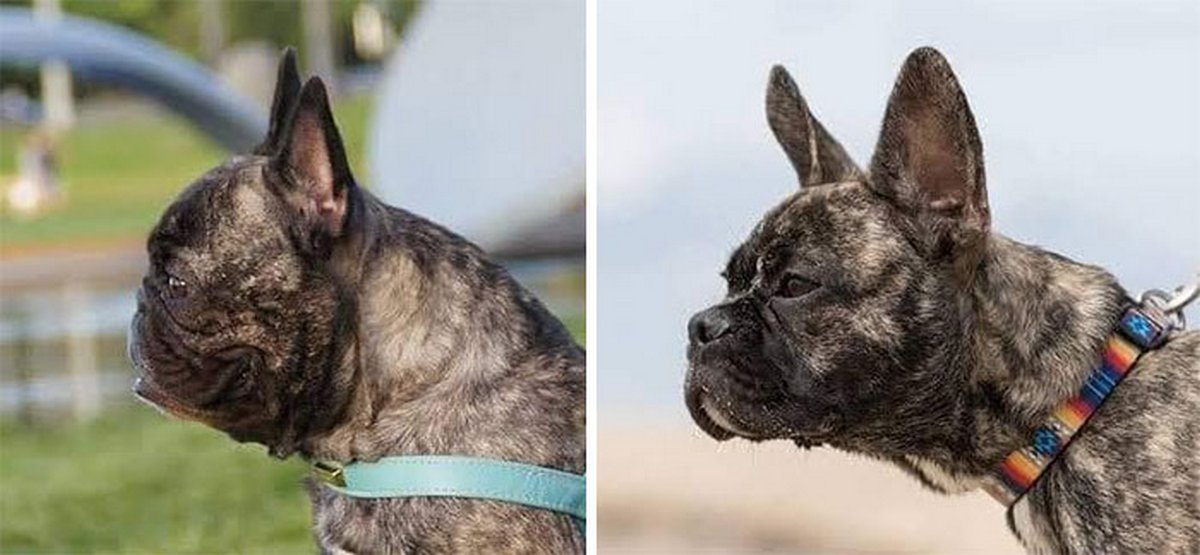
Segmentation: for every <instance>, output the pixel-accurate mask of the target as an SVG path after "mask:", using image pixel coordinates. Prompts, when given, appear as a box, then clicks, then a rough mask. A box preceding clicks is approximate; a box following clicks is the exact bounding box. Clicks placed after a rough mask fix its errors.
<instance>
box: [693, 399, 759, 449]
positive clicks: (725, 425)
mask: <svg viewBox="0 0 1200 555" xmlns="http://www.w3.org/2000/svg"><path fill="white" fill-rule="evenodd" d="M700 410H702V411H704V414H705V415H706V416H708V419H709V420H711V421H712V422H713V423H714V424H716V425H717V426H719V427H720V428H721V429H723V430H725V431H727V432H731V433H732V434H734V435H739V436H742V437H744V438H747V439H754V438H755V437H757V434H755V433H754V432H751V431H750V430H747V429H746V428H743V427H742V426H739V425H738V424H737V423H736V422H734V421H733V419H732V418H730V417H729V416H726V415H725V413H723V412H721V410H720V409H718V408H717V407H716V406H715V405H714V404H713V400H712V398H711V397H702V398H701V399H700Z"/></svg>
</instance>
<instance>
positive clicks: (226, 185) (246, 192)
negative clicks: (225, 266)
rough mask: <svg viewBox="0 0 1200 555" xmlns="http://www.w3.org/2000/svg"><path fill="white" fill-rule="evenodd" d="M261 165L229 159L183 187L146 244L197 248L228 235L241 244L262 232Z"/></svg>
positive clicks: (266, 211) (265, 204) (265, 207)
mask: <svg viewBox="0 0 1200 555" xmlns="http://www.w3.org/2000/svg"><path fill="white" fill-rule="evenodd" d="M265 166H266V159H265V158H262V157H256V156H235V157H234V158H232V159H230V160H229V161H227V162H226V163H224V164H222V165H221V166H218V167H216V168H213V169H212V170H209V171H208V172H207V173H205V174H204V175H202V176H201V177H200V178H199V179H197V180H196V181H195V182H194V183H192V184H191V185H190V186H188V187H187V188H186V189H184V191H183V192H182V193H180V194H179V197H177V198H176V199H175V202H173V203H172V204H171V206H170V207H169V208H168V209H167V211H166V212H165V213H164V214H163V217H162V219H161V220H160V221H159V223H158V226H157V227H156V228H155V229H154V232H153V233H152V234H151V238H150V239H151V244H155V243H164V244H169V245H173V246H192V247H194V246H198V245H202V244H205V243H210V242H212V241H214V240H216V239H218V235H220V234H222V233H223V232H229V231H234V230H235V229H236V231H237V233H238V234H240V235H242V236H243V237H244V238H249V237H251V236H252V235H251V234H252V233H254V232H256V231H262V230H264V229H265V228H267V227H268V226H266V225H265V224H266V223H267V220H268V219H269V216H270V213H271V208H270V206H269V199H268V198H267V195H269V192H268V190H267V188H266V186H265V183H264V168H265Z"/></svg>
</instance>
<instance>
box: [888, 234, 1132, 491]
mask: <svg viewBox="0 0 1200 555" xmlns="http://www.w3.org/2000/svg"><path fill="white" fill-rule="evenodd" d="M986 248H987V252H986V253H985V255H984V256H983V258H982V263H981V264H980V267H979V269H978V270H977V272H976V273H975V275H974V280H973V282H972V284H971V286H970V287H971V294H970V296H969V297H968V296H964V297H962V299H961V301H962V302H961V303H960V310H959V311H960V317H961V320H962V322H963V329H962V330H961V336H960V344H959V345H957V346H953V347H955V352H957V353H960V354H959V355H958V356H959V359H958V363H959V364H961V365H964V366H965V367H966V368H964V369H963V370H964V371H963V372H961V373H960V374H961V375H963V376H965V377H966V379H967V381H968V382H969V383H965V384H960V385H961V387H962V390H963V391H967V392H969V393H968V394H967V395H965V396H964V397H963V398H961V399H960V400H961V402H962V403H963V406H962V407H961V409H962V411H963V413H964V418H962V419H961V422H963V428H964V429H962V430H960V437H961V438H962V439H963V440H964V442H965V443H967V444H972V445H973V448H972V449H971V450H970V452H967V453H963V452H961V451H960V452H956V453H952V452H949V451H948V450H946V449H943V448H940V447H939V448H935V449H933V450H931V451H930V452H928V453H921V454H914V455H911V456H905V457H904V461H905V462H907V463H908V464H909V465H911V467H915V468H913V469H914V470H916V471H917V473H918V474H919V475H920V476H921V477H922V478H924V479H925V481H926V482H928V483H930V485H933V486H934V487H936V488H938V489H943V490H946V491H961V490H966V489H971V488H973V487H975V486H976V485H977V479H978V478H979V477H982V476H983V475H985V474H987V473H989V472H991V470H992V469H993V468H994V466H995V465H996V464H998V463H999V461H1000V460H1001V459H1002V458H1003V457H1004V456H1005V455H1007V454H1008V453H1009V452H1011V451H1013V450H1014V449H1017V448H1019V447H1020V446H1022V445H1024V444H1025V443H1026V442H1028V441H1029V440H1030V438H1031V437H1032V432H1033V430H1034V429H1035V427H1036V426H1038V425H1039V424H1041V423H1043V422H1044V420H1045V419H1046V418H1047V416H1048V415H1049V414H1050V412H1051V411H1053V410H1054V409H1055V408H1056V407H1057V406H1058V405H1059V404H1061V403H1062V402H1064V401H1065V400H1066V399H1068V398H1070V397H1071V395H1073V394H1075V393H1076V392H1077V391H1078V390H1079V388H1080V386H1081V385H1082V384H1083V382H1084V380H1085V379H1086V378H1087V376H1088V375H1089V374H1090V372H1091V371H1092V369H1093V368H1094V366H1095V364H1096V363H1097V361H1098V360H1099V357H1100V355H1101V351H1102V349H1103V345H1104V341H1105V339H1106V338H1107V337H1108V335H1109V334H1111V333H1112V331H1113V329H1114V326H1115V325H1116V322H1117V319H1118V318H1119V315H1120V310H1121V308H1122V306H1123V303H1124V302H1125V298H1126V293H1125V291H1124V289H1122V288H1121V286H1120V285H1119V284H1118V283H1117V281H1116V279H1115V278H1114V277H1113V276H1112V275H1111V274H1109V273H1108V272H1106V271H1104V270H1102V269H1100V268H1098V267H1095V266H1088V265H1085V264H1080V263H1077V262H1073V261H1071V260H1068V259H1066V258H1063V257H1061V256H1059V255H1056V254H1053V253H1049V252H1046V251H1043V250H1041V249H1039V248H1036V247H1032V246H1029V245H1024V244H1021V243H1017V242H1015V241H1012V240H1010V239H1007V238H1005V237H1002V236H999V235H993V236H992V237H991V238H990V239H989V243H988V245H987V247H986Z"/></svg>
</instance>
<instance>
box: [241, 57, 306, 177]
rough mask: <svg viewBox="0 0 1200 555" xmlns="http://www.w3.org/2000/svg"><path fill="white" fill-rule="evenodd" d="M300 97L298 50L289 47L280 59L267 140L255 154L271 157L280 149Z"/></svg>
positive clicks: (256, 149) (257, 148) (255, 149)
mask: <svg viewBox="0 0 1200 555" xmlns="http://www.w3.org/2000/svg"><path fill="white" fill-rule="evenodd" d="M299 95H300V67H299V65H298V64H297V63H296V49H295V48H292V47H290V46H289V47H287V48H285V49H284V50H283V56H282V57H280V59H279V70H278V71H277V72H276V76H275V95H274V98H273V99H272V100H271V115H270V118H271V119H270V122H269V123H268V127H267V138H266V139H264V140H263V142H262V143H261V144H259V145H258V146H257V147H255V148H254V151H253V152H254V154H261V155H269V154H271V153H272V152H274V151H275V150H276V149H278V148H279V140H280V136H281V135H282V134H283V128H284V127H286V125H287V118H288V116H289V115H290V114H291V112H292V109H293V108H294V107H295V106H296V99H297V97H298V96H299Z"/></svg>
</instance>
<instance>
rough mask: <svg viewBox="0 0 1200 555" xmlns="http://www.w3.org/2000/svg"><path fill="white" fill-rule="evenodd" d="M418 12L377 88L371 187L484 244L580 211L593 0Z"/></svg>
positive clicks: (439, 6) (433, 6)
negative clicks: (588, 19)
mask: <svg viewBox="0 0 1200 555" xmlns="http://www.w3.org/2000/svg"><path fill="white" fill-rule="evenodd" d="M416 17H417V19H416V20H415V21H414V22H413V24H412V28H411V29H410V31H409V32H407V33H406V35H405V39H404V40H403V42H401V44H400V45H399V48H397V49H395V51H394V52H395V54H394V55H393V56H392V57H391V59H390V60H389V61H388V62H387V66H386V73H385V77H384V82H383V85H382V87H381V89H380V92H379V99H378V104H377V107H376V114H375V118H374V120H373V122H372V128H371V130H370V138H369V140H368V144H369V145H370V149H371V150H370V152H369V157H368V158H369V160H370V163H371V168H370V170H371V172H370V173H371V179H370V180H369V182H370V184H371V186H372V187H373V188H374V189H375V190H376V191H377V192H378V193H379V194H380V195H381V196H382V197H383V198H384V199H386V200H387V201H388V202H390V203H393V204H396V205H398V206H402V207H404V208H406V209H410V210H412V211H414V212H416V213H418V214H421V215H423V216H427V217H429V218H431V219H433V220H434V221H437V222H439V223H442V224H444V225H446V226H448V227H449V228H450V229H453V230H455V231H456V232H459V233H462V234H463V235H465V236H466V237H467V238H469V239H471V240H472V241H475V242H477V243H479V244H480V245H481V246H483V247H484V248H487V249H491V248H493V247H496V246H498V245H500V244H502V243H506V242H508V241H509V237H508V236H509V234H511V233H514V232H516V231H517V230H518V229H522V228H528V226H529V225H531V224H535V223H538V222H545V221H550V220H553V219H555V218H558V217H559V216H561V215H562V214H563V213H565V212H568V211H570V210H572V209H573V208H574V207H575V204H576V201H577V200H578V199H579V198H581V197H582V193H583V189H584V187H583V183H584V179H583V173H584V166H585V152H584V150H585V149H584V139H585V137H584V124H585V105H584V97H585V95H584V92H585V89H584V86H585V82H584V81H585V75H584V61H585V60H584V52H585V41H584V38H585V36H584V3H583V2H577V1H574V0H536V1H526V2H429V3H428V4H425V5H424V6H422V8H421V11H420V12H419V13H418V15H417V16H416ZM580 220H582V219H580Z"/></svg>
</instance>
